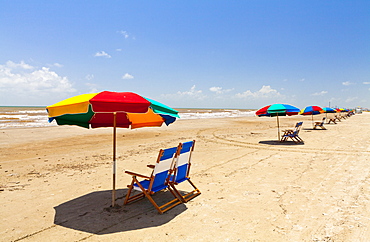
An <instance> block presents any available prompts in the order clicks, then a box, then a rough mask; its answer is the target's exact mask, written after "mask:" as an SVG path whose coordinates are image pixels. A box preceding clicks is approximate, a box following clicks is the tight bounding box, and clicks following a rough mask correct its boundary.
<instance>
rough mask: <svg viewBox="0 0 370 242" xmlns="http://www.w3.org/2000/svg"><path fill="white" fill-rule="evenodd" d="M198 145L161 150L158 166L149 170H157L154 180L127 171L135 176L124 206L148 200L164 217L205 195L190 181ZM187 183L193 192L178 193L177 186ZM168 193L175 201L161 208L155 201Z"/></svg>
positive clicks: (184, 144)
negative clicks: (170, 210) (155, 198)
mask: <svg viewBox="0 0 370 242" xmlns="http://www.w3.org/2000/svg"><path fill="white" fill-rule="evenodd" d="M194 145H195V140H193V141H189V142H185V143H180V144H179V145H178V146H177V147H173V148H169V149H164V150H163V149H161V150H160V151H159V155H158V158H157V161H156V163H155V165H148V167H149V168H152V169H153V171H152V173H151V175H150V176H144V175H140V174H137V173H134V172H130V171H126V173H127V174H129V175H131V176H132V182H131V184H130V185H128V188H129V190H128V192H127V195H126V199H125V201H124V205H126V204H128V203H130V202H134V201H136V200H138V199H141V198H144V197H146V198H147V199H148V200H149V201H150V202H151V203H152V204H153V206H154V207H155V208H156V209H157V211H158V212H159V213H160V214H162V213H164V212H166V211H167V210H169V209H171V208H173V207H175V206H177V205H179V204H181V203H186V202H188V201H189V200H191V199H193V198H194V197H196V196H198V195H200V194H201V192H200V191H199V189H198V188H197V187H196V186H195V185H194V183H193V182H192V181H191V180H190V176H189V171H190V166H191V155H192V152H193V151H194ZM137 177H141V178H144V180H142V181H139V180H138V178H137ZM185 181H188V182H189V183H190V185H191V186H192V187H193V190H192V191H190V192H186V193H185V192H180V191H179V189H177V185H179V184H180V183H182V182H185ZM166 189H167V190H169V191H170V193H171V194H172V195H173V197H174V199H173V200H171V201H169V202H167V203H165V204H163V205H158V204H157V202H155V201H154V199H153V195H154V194H155V193H157V192H160V191H163V190H166ZM134 190H137V191H139V193H138V194H136V195H133V191H134Z"/></svg>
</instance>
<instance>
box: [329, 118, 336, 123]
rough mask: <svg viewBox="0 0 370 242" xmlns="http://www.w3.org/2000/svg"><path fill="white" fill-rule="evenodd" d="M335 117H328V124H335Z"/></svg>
mask: <svg viewBox="0 0 370 242" xmlns="http://www.w3.org/2000/svg"><path fill="white" fill-rule="evenodd" d="M335 119H336V118H329V121H328V124H330V123H334V124H337V122H335Z"/></svg>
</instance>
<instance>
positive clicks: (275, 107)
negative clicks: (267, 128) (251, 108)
mask: <svg viewBox="0 0 370 242" xmlns="http://www.w3.org/2000/svg"><path fill="white" fill-rule="evenodd" d="M298 112H299V108H297V107H294V106H292V105H289V104H272V105H268V106H265V107H263V108H260V109H259V110H257V111H256V115H257V116H258V117H263V116H267V117H274V116H276V120H277V126H278V140H280V124H279V116H286V115H288V116H291V115H297V114H298Z"/></svg>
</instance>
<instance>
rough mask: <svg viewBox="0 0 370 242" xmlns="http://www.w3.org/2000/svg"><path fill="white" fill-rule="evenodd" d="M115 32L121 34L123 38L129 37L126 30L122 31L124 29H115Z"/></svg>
mask: <svg viewBox="0 0 370 242" xmlns="http://www.w3.org/2000/svg"><path fill="white" fill-rule="evenodd" d="M117 33H119V34H121V35H123V36H124V37H125V39H128V38H129V37H130V36H129V34H128V33H127V31H124V30H120V31H117Z"/></svg>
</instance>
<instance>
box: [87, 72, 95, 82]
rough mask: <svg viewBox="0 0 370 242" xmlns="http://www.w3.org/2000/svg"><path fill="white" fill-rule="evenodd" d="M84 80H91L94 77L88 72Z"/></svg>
mask: <svg viewBox="0 0 370 242" xmlns="http://www.w3.org/2000/svg"><path fill="white" fill-rule="evenodd" d="M85 78H86V80H89V81H91V80H92V79H94V75H93V74H88V75H86V76H85Z"/></svg>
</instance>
